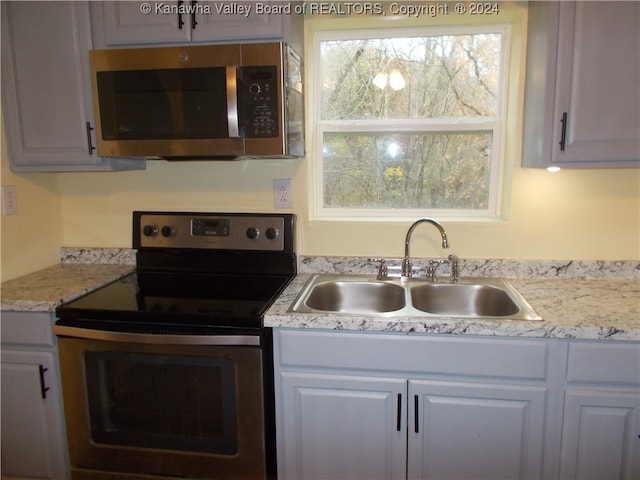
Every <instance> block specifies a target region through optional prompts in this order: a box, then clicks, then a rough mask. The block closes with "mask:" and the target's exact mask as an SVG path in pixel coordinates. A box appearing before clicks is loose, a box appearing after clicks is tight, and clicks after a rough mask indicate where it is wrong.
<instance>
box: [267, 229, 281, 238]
mask: <svg viewBox="0 0 640 480" xmlns="http://www.w3.org/2000/svg"><path fill="white" fill-rule="evenodd" d="M279 234H280V232H279V231H278V229H277V228H273V227H269V228H267V231H266V232H265V235H266V236H267V238H268V239H269V240H275V239H276V238H278V235H279Z"/></svg>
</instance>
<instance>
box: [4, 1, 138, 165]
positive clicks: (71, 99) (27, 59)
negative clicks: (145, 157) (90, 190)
mask: <svg viewBox="0 0 640 480" xmlns="http://www.w3.org/2000/svg"><path fill="white" fill-rule="evenodd" d="M89 26H90V23H89V10H88V6H87V3H86V2H2V44H1V48H2V109H3V116H4V123H3V125H4V127H5V129H6V134H7V140H8V143H7V147H8V150H9V161H10V166H11V169H12V170H14V171H64V170H109V169H113V168H144V166H145V163H144V162H142V161H136V162H132V161H127V160H114V161H111V160H109V159H102V158H100V157H99V156H98V155H97V151H95V150H93V149H92V148H90V142H91V144H93V145H95V136H94V132H93V130H92V129H90V127H91V126H92V125H93V123H94V120H93V119H94V116H93V108H92V98H91V88H90V74H89V54H88V50H89V49H90V48H91V34H90V31H89ZM90 139H91V140H90Z"/></svg>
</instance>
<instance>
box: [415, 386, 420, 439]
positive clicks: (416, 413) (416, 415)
mask: <svg viewBox="0 0 640 480" xmlns="http://www.w3.org/2000/svg"><path fill="white" fill-rule="evenodd" d="M419 406H420V397H419V396H418V395H414V396H413V409H414V413H415V415H414V419H413V430H414V431H415V432H416V433H419V432H420V420H419V418H418V410H419Z"/></svg>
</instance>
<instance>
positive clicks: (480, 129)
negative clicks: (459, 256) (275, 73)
mask: <svg viewBox="0 0 640 480" xmlns="http://www.w3.org/2000/svg"><path fill="white" fill-rule="evenodd" d="M330 35H331V36H332V38H322V39H320V41H319V42H318V44H317V45H318V47H319V52H320V60H319V84H318V89H319V91H318V97H317V98H319V101H320V105H319V119H318V125H319V133H320V135H319V141H321V142H322V159H321V163H322V169H321V175H322V185H323V191H322V205H323V208H324V209H325V210H326V209H334V208H336V209H345V208H346V209H362V210H379V209H423V210H430V209H436V210H461V211H462V210H465V211H487V210H488V209H489V208H490V204H491V202H492V194H494V190H496V189H497V188H498V187H497V186H496V185H492V182H494V183H495V178H497V177H496V175H494V174H492V171H493V170H495V169H496V168H498V167H497V166H496V161H495V157H494V153H495V152H494V151H493V148H494V142H497V141H498V140H499V139H498V138H496V136H497V133H498V132H499V129H500V128H501V127H500V125H501V113H502V98H501V97H502V75H503V72H502V63H503V58H504V55H503V36H504V34H503V33H502V32H501V31H497V32H475V33H461V34H451V35H425V36H413V35H411V36H410V35H407V36H402V37H391V36H389V37H388V38H366V37H363V38H355V39H354V38H344V39H340V34H339V33H337V32H331V33H330ZM349 35H350V36H353V33H352V32H351V33H349ZM327 36H328V35H327ZM347 36H348V35H345V37H347ZM493 173H495V172H493Z"/></svg>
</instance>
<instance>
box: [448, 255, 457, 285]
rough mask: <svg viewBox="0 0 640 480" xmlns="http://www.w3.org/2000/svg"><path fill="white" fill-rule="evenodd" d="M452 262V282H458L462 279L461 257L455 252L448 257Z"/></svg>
mask: <svg viewBox="0 0 640 480" xmlns="http://www.w3.org/2000/svg"><path fill="white" fill-rule="evenodd" d="M447 260H449V262H451V279H450V280H451V283H457V282H458V281H459V280H460V258H458V256H457V255H456V254H455V253H452V254H451V255H449V256H448V257H447Z"/></svg>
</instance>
